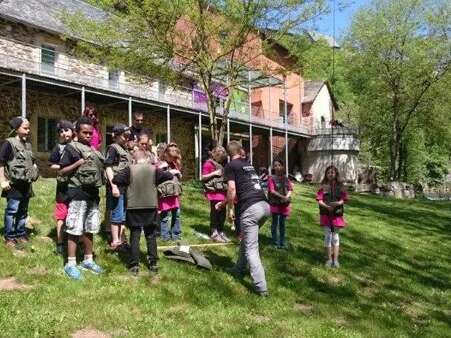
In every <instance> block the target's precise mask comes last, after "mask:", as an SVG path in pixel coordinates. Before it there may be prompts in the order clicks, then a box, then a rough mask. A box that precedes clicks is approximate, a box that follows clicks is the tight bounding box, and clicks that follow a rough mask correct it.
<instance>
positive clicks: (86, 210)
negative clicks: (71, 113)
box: [59, 117, 104, 280]
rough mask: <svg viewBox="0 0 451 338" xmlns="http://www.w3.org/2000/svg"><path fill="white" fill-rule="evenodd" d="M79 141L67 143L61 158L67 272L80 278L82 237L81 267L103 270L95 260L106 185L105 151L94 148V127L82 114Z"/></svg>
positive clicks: (76, 127) (77, 126)
mask: <svg viewBox="0 0 451 338" xmlns="http://www.w3.org/2000/svg"><path fill="white" fill-rule="evenodd" d="M75 132H76V136H77V141H73V142H71V143H70V144H68V145H66V147H65V149H64V153H63V156H62V158H61V161H60V166H61V170H60V171H59V174H60V175H61V176H68V191H67V196H68V200H69V209H68V212H67V218H66V233H67V235H68V240H67V256H68V257H67V264H66V265H65V267H64V272H65V273H66V274H67V275H68V276H69V277H70V278H71V279H76V280H78V279H80V278H81V272H80V270H79V268H78V267H77V259H76V251H77V243H78V239H79V237H81V238H82V241H83V247H84V260H83V262H82V263H81V264H80V266H79V267H80V268H82V269H84V270H89V271H91V272H93V273H96V274H98V273H102V272H103V269H102V268H101V267H100V266H99V265H97V264H96V263H95V262H94V260H93V235H94V234H96V233H98V232H99V229H100V217H99V201H100V197H99V189H100V187H101V186H102V185H103V161H104V158H103V156H102V154H101V153H100V152H98V151H96V150H94V149H92V148H91V147H90V142H91V137H92V134H93V126H92V124H91V121H90V120H89V119H88V118H86V117H81V118H80V119H79V120H78V121H77V123H76V125H75Z"/></svg>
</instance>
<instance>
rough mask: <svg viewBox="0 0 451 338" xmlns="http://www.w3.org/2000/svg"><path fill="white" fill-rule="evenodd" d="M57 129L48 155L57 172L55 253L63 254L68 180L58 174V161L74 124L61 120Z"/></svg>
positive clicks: (69, 139) (71, 136)
mask: <svg viewBox="0 0 451 338" xmlns="http://www.w3.org/2000/svg"><path fill="white" fill-rule="evenodd" d="M56 129H57V131H58V144H57V145H56V146H55V147H54V148H53V149H52V152H51V153H50V157H49V166H50V168H51V169H53V170H55V171H56V172H57V175H56V196H55V211H54V216H55V220H56V250H55V253H56V254H57V255H60V256H63V255H64V245H63V226H64V223H65V222H66V217H67V210H68V208H69V201H68V200H67V189H68V180H67V176H65V177H64V176H61V175H58V171H59V170H60V169H61V167H60V164H59V163H60V161H61V157H62V155H63V152H64V148H66V145H67V144H69V143H70V142H71V141H72V138H73V136H74V130H73V129H74V126H73V124H72V122H70V121H67V120H61V121H60V122H58V124H57V125H56Z"/></svg>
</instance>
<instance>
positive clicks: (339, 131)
mask: <svg viewBox="0 0 451 338" xmlns="http://www.w3.org/2000/svg"><path fill="white" fill-rule="evenodd" d="M332 132H333V134H334V135H353V136H358V135H359V129H358V128H350V127H333V131H332V128H331V127H329V128H316V129H315V132H314V133H315V135H332Z"/></svg>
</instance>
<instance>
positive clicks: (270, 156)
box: [263, 78, 274, 167]
mask: <svg viewBox="0 0 451 338" xmlns="http://www.w3.org/2000/svg"><path fill="white" fill-rule="evenodd" d="M268 107H269V108H268V109H269V111H268V114H265V112H263V117H265V119H268V122H269V123H271V125H270V127H269V167H271V166H272V162H273V160H274V159H273V154H272V152H273V149H272V116H271V81H270V79H269V78H268ZM265 115H268V116H265Z"/></svg>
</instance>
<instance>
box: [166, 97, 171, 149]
mask: <svg viewBox="0 0 451 338" xmlns="http://www.w3.org/2000/svg"><path fill="white" fill-rule="evenodd" d="M166 134H167V138H166V140H167V143H168V144H169V143H170V142H171V107H170V106H168V108H167V110H166Z"/></svg>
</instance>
